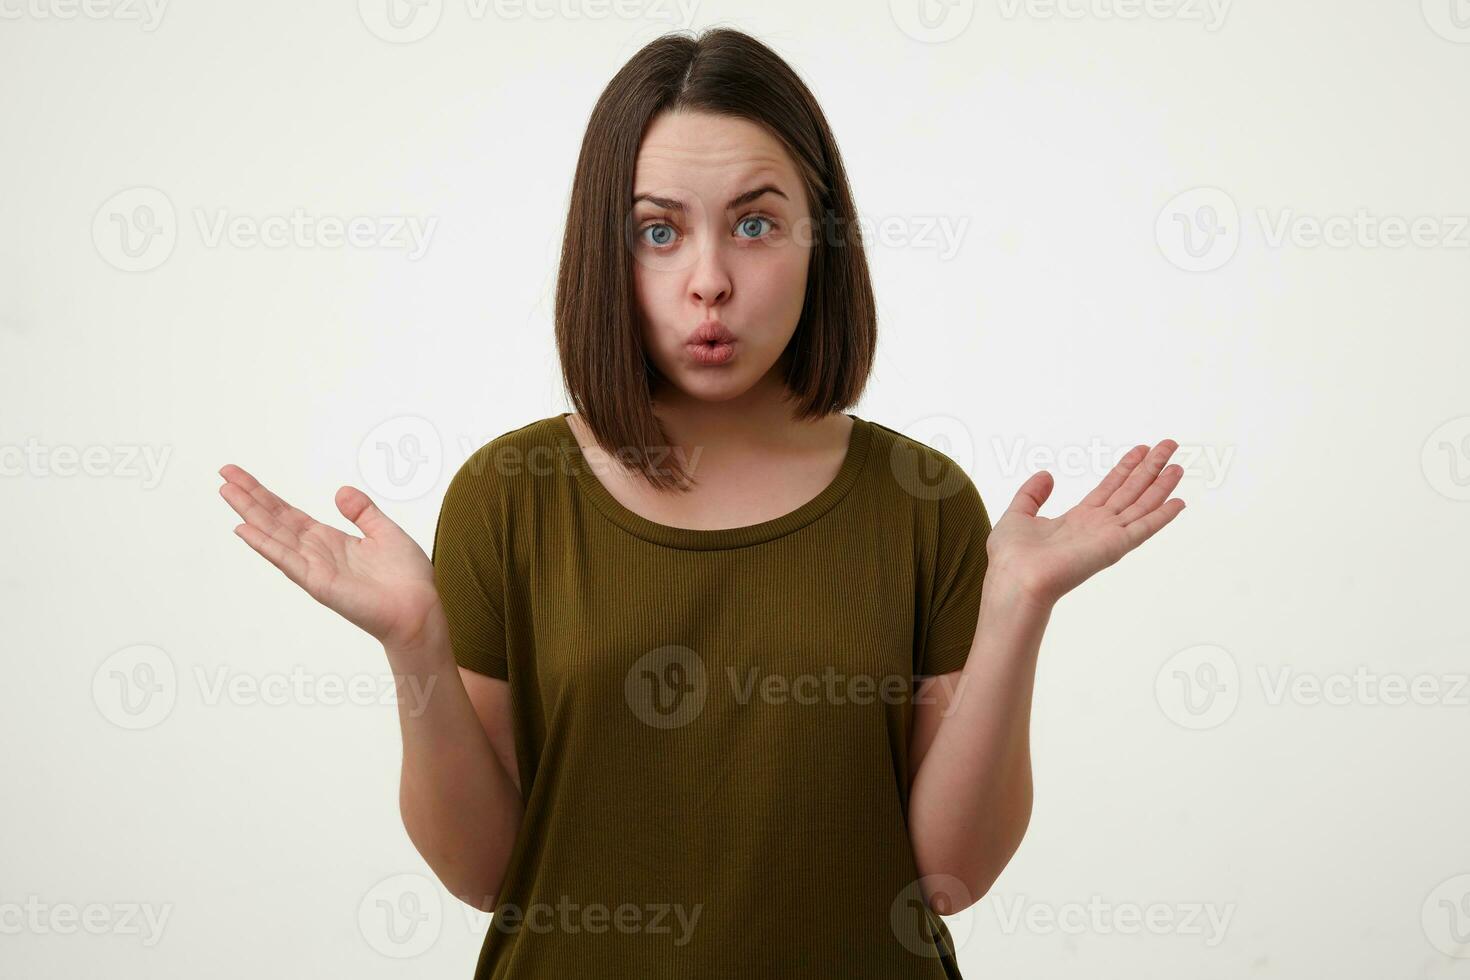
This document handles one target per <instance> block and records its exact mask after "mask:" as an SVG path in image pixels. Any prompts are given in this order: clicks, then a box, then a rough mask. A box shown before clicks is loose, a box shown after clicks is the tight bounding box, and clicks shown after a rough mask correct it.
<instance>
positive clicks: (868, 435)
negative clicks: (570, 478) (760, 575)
mask: <svg viewBox="0 0 1470 980" xmlns="http://www.w3.org/2000/svg"><path fill="white" fill-rule="evenodd" d="M571 414H572V413H571V412H562V413H561V414H560V415H558V416H557V417H556V418H557V424H558V427H557V441H558V442H559V443H560V446H561V451H562V456H563V458H564V459H565V460H566V462H567V463H568V464H569V465H570V467H571V470H572V473H573V474H574V478H575V479H576V482H577V486H578V487H580V488H581V490H582V493H583V494H584V495H585V496H586V497H587V498H588V499H589V500H591V501H592V503H593V504H594V505H595V506H596V507H597V509H598V510H599V511H601V512H602V514H603V516H605V517H606V518H607V519H608V520H610V521H612V522H613V523H614V524H616V525H618V526H619V527H621V528H622V529H623V530H625V531H627V532H629V533H630V534H633V535H635V536H636V537H639V538H642V539H643V540H645V541H650V542H652V543H654V544H659V545H663V546H665V547H668V548H680V549H684V550H692V551H709V550H715V549H722V548H744V547H748V546H750V545H753V544H761V543H763V542H766V541H771V540H774V539H776V538H779V537H781V536H782V535H786V534H790V533H791V532H792V531H796V530H799V529H800V528H803V527H806V526H807V525H808V524H810V523H811V522H812V521H815V520H816V519H817V518H819V517H821V516H822V515H823V514H825V513H827V512H828V511H829V510H831V509H832V508H833V507H835V506H836V505H837V503H838V502H839V501H840V500H842V498H843V497H845V496H847V493H848V491H849V490H851V489H852V488H853V485H854V484H856V483H857V478H858V474H859V473H861V472H862V468H863V464H864V463H865V462H866V461H867V458H868V448H869V446H870V445H871V443H872V439H873V429H872V426H871V424H870V423H869V422H868V421H867V420H865V419H861V418H859V417H858V416H856V415H852V414H851V413H844V414H846V415H847V417H848V418H850V419H852V427H851V429H850V430H849V431H848V438H847V454H846V455H845V456H844V457H843V459H842V465H841V467H839V468H838V470H837V475H836V476H835V477H833V478H832V482H830V483H828V484H827V486H826V487H825V488H823V489H822V491H821V492H820V493H818V494H817V495H816V496H815V497H813V498H812V499H810V500H808V501H807V502H806V503H804V504H802V505H801V506H799V507H797V508H796V509H795V510H792V511H788V512H787V513H785V514H782V515H781V516H780V517H773V518H771V519H770V520H766V521H761V522H760V523H758V524H745V525H742V526H740V527H722V528H689V527H674V526H673V525H672V524H660V523H658V522H657V521H653V520H649V519H648V518H646V517H644V516H643V515H641V514H637V513H634V512H633V511H632V510H629V509H628V508H627V507H625V506H623V504H622V503H620V502H619V501H618V499H617V498H616V497H614V496H613V495H612V491H610V490H608V488H607V487H606V486H604V485H603V482H602V481H601V480H600V479H598V477H597V474H596V473H594V472H593V471H592V470H593V467H592V465H591V463H590V462H588V460H587V458H586V454H585V453H583V451H582V446H581V443H579V442H578V441H577V435H576V433H575V432H573V431H572V424H571V422H569V421H568V419H569V418H570V417H571ZM583 464H585V465H583Z"/></svg>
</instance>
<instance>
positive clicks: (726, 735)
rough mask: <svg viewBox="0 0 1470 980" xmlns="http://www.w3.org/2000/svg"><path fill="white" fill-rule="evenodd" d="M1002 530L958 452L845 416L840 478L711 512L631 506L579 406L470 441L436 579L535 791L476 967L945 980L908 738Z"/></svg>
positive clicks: (445, 524) (574, 977) (538, 977)
mask: <svg viewBox="0 0 1470 980" xmlns="http://www.w3.org/2000/svg"><path fill="white" fill-rule="evenodd" d="M989 532H990V520H989V517H988V515H987V513H986V511H985V508H984V506H983V504H982V503H981V500H980V496H979V493H978V492H977V491H976V489H975V486H974V484H973V483H972V482H971V480H970V478H969V477H968V475H967V474H966V473H965V472H964V470H963V469H962V468H961V467H959V466H958V464H956V463H955V462H954V461H953V460H951V459H950V458H949V457H947V456H945V455H944V454H942V453H940V452H938V451H937V450H935V449H933V448H931V447H929V446H927V445H925V444H923V443H921V442H918V441H916V440H913V439H910V438H908V437H906V436H904V435H902V434H901V433H899V432H896V431H894V430H893V429H889V428H887V427H886V426H883V425H880V424H878V423H876V422H870V421H867V420H865V419H861V418H858V417H856V416H853V427H852V430H851V437H850V443H849V446H848V451H847V456H846V457H845V460H844V462H843V464H842V467H841V469H840V471H839V472H838V475H837V477H836V478H835V479H834V480H833V482H832V483H831V484H829V485H828V486H827V488H826V489H825V490H823V491H822V492H821V493H820V494H818V495H817V496H816V497H815V498H813V499H812V500H810V501H808V502H807V503H806V504H804V505H802V506H801V507H799V508H797V509H796V510H794V511H792V512H790V513H788V514H786V515H784V516H782V517H779V518H776V519H774V520H770V521H766V522H763V523H760V524H755V525H750V526H747V527H739V528H728V529H722V530H691V529H684V528H675V527H670V526H667V525H663V524H658V523H655V522H653V521H650V520H647V519H645V518H643V517H641V516H639V515H638V514H635V513H634V512H632V511H631V510H629V509H628V508H626V507H624V506H622V505H621V504H619V503H618V502H617V500H616V499H615V498H614V497H613V496H612V494H611V493H610V492H609V491H608V490H607V488H606V487H605V486H604V485H603V484H602V482H601V480H600V478H599V477H598V475H597V473H596V472H594V471H593V469H592V468H591V467H590V466H589V464H588V462H587V461H586V459H585V458H584V457H583V455H582V453H581V450H580V448H579V447H578V445H577V440H576V437H575V435H574V434H573V432H572V430H571V428H570V426H569V424H568V423H567V421H566V413H563V414H561V415H556V416H551V417H550V418H545V419H540V420H538V421H535V422H532V423H530V424H528V425H525V426H523V427H521V428H518V429H515V430H513V431H510V432H507V433H505V434H503V435H501V436H499V437H497V438H496V439H494V440H492V441H491V442H489V443H487V444H486V445H485V446H483V447H481V448H480V449H479V450H478V451H477V452H475V453H474V454H473V455H472V456H471V457H470V458H469V459H468V460H467V461H466V462H465V464H464V465H463V466H462V467H461V468H460V469H459V471H458V472H457V473H456V474H455V475H454V477H453V478H452V480H451V481H450V484H449V487H448V490H447V491H446V493H445V497H444V502H443V506H442V509H441V511H440V515H439V522H438V526H437V528H436V530H435V533H434V544H433V552H432V557H433V563H434V574H435V579H436V582H437V584H438V589H439V594H440V596H441V598H442V600H443V603H444V608H445V613H446V615H447V618H448V621H449V627H450V634H451V644H452V647H453V651H454V657H455V660H456V661H457V662H458V663H459V664H460V665H461V666H463V667H466V668H468V669H470V670H474V671H478V672H480V673H483V674H487V675H489V676H491V677H498V678H501V679H504V680H506V681H508V682H509V684H510V692H511V701H512V705H513V711H514V716H515V717H514V731H515V739H516V755H517V760H518V763H519V767H520V773H521V786H522V796H523V801H524V805H525V817H524V820H523V822H522V826H521V834H520V837H519V838H518V839H517V841H516V842H515V847H514V850H513V853H512V854H511V857H510V861H509V865H508V867H507V870H506V874H505V878H504V881H503V884H502V889H501V893H500V895H499V896H498V901H497V906H496V912H495V915H494V916H493V918H492V921H491V924H490V927H489V930H488V932H487V933H486V937H485V942H484V946H483V948H482V950H481V954H480V959H479V963H478V967H477V969H476V972H475V977H476V980H491V978H494V980H613V978H629V980H633V978H636V980H660V978H668V980H675V978H677V980H688V978H699V980H722V978H731V980H735V978H739V980H782V978H793V980H795V978H801V980H814V978H842V980H880V978H881V980H901V978H914V980H918V978H936V980H937V978H954V977H958V976H959V971H958V969H957V967H956V966H955V964H954V962H953V958H952V956H949V955H947V954H946V953H945V952H944V951H946V950H952V949H953V945H952V942H951V940H950V935H949V932H948V930H947V929H946V928H945V926H944V923H943V920H942V919H940V918H939V917H938V916H936V915H934V914H933V913H931V912H929V910H928V909H927V907H926V906H925V905H924V903H923V899H922V894H921V893H920V892H919V890H918V887H917V879H918V872H917V870H916V868H915V864H914V858H913V852H912V849H911V846H910V842H909V838H908V832H907V825H906V814H907V808H908V780H907V772H908V733H909V728H910V722H911V719H912V711H913V705H912V692H913V690H914V687H915V685H916V682H917V681H916V679H917V677H918V676H919V675H924V674H939V673H946V672H949V671H954V670H958V669H960V667H962V666H963V665H964V662H965V659H966V657H967V656H968V654H969V650H970V644H971V642H972V640H973V638H974V634H975V625H976V619H977V617H978V614H979V605H980V590H981V583H982V581H983V578H984V574H985V567H986V562H985V540H986V536H987V535H988V534H989Z"/></svg>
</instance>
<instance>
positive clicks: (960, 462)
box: [864, 416, 974, 500]
mask: <svg viewBox="0 0 1470 980" xmlns="http://www.w3.org/2000/svg"><path fill="white" fill-rule="evenodd" d="M864 421H866V422H867V423H868V425H869V426H870V427H871V428H872V430H873V436H872V444H871V446H870V447H869V453H870V455H872V456H874V457H875V459H876V462H878V463H879V464H880V465H878V466H877V467H874V468H873V469H874V472H876V473H877V474H879V475H880V476H881V477H882V478H883V479H884V480H885V481H891V482H892V483H894V484H896V485H897V487H898V488H899V489H900V490H903V491H906V492H907V493H908V494H910V495H912V496H914V497H917V498H919V499H925V500H937V499H939V498H941V497H945V496H949V495H951V494H953V493H955V492H957V491H960V490H964V491H966V492H967V493H968V492H973V490H974V483H973V481H972V480H971V479H970V474H969V470H968V466H967V463H968V461H969V459H970V458H972V457H973V456H974V435H973V433H972V432H971V431H970V429H969V427H968V426H966V425H965V423H964V422H962V421H961V420H960V419H956V418H953V417H951V416H928V417H926V418H924V419H921V420H919V421H917V422H914V423H911V424H910V425H908V426H906V427H905V428H904V429H902V430H900V429H895V428H893V427H891V426H887V425H884V424H883V423H882V422H877V421H874V420H873V419H865V420H864Z"/></svg>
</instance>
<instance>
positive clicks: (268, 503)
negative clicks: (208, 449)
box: [219, 463, 316, 536]
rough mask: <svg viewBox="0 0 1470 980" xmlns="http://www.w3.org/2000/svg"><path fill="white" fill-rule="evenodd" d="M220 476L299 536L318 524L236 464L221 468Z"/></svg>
mask: <svg viewBox="0 0 1470 980" xmlns="http://www.w3.org/2000/svg"><path fill="white" fill-rule="evenodd" d="M219 475H220V476H222V477H224V478H225V480H226V481H228V482H229V483H233V484H234V485H235V486H237V487H240V488H241V489H242V490H244V491H245V492H246V493H248V494H250V496H252V497H254V498H255V499H256V500H257V501H258V502H259V503H260V505H261V506H262V507H264V508H265V509H266V510H267V511H269V512H270V513H271V514H272V515H273V516H274V517H275V518H276V520H278V521H280V522H281V523H282V524H283V525H285V526H286V527H288V528H290V529H291V531H292V532H294V533H295V534H297V535H298V536H299V535H300V534H301V533H302V532H303V531H305V530H306V529H307V528H309V527H311V526H312V525H313V524H315V523H316V521H315V520H314V519H313V518H312V517H311V515H310V514H307V513H306V512H305V511H301V510H298V509H296V508H295V507H292V506H291V505H290V504H288V503H286V502H285V501H284V500H282V499H281V498H280V497H278V496H276V495H275V494H274V493H272V492H271V491H270V489H269V488H267V487H266V486H265V484H263V483H261V482H260V481H259V480H257V479H256V478H255V477H253V476H251V475H250V474H249V473H247V472H246V471H245V470H243V469H241V468H240V467H238V466H236V465H235V464H234V463H226V464H225V465H224V466H222V467H220V471H219Z"/></svg>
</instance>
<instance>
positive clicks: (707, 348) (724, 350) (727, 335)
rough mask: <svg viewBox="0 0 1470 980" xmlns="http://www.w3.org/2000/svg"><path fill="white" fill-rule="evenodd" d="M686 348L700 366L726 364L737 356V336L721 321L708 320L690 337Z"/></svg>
mask: <svg viewBox="0 0 1470 980" xmlns="http://www.w3.org/2000/svg"><path fill="white" fill-rule="evenodd" d="M684 348H685V350H687V351H689V356H690V357H691V358H693V359H694V360H695V361H696V362H698V363H700V364H724V363H725V362H726V361H728V360H730V358H732V357H734V356H735V335H734V334H733V333H731V332H730V330H729V328H727V327H726V326H725V325H724V324H723V323H721V322H720V321H719V320H706V321H704V322H703V323H701V324H700V325H699V326H698V328H696V329H695V331H694V332H693V333H691V334H690V335H689V340H688V342H687V343H686V344H685V345H684Z"/></svg>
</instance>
